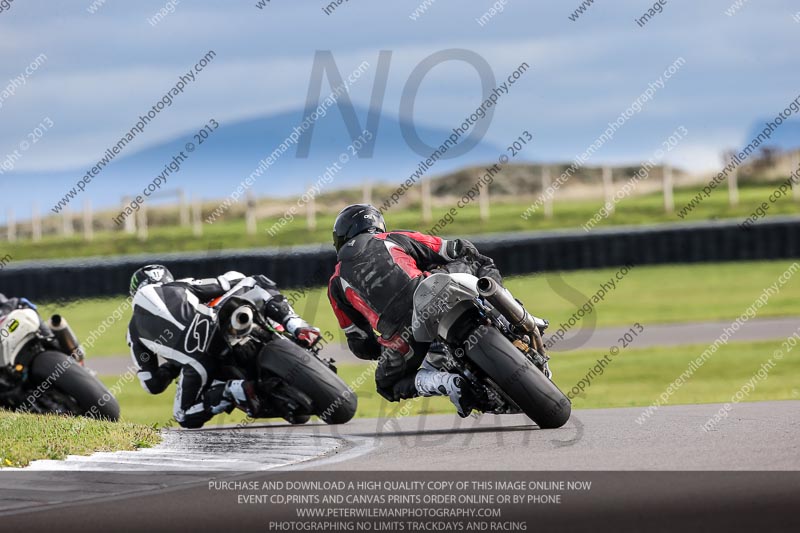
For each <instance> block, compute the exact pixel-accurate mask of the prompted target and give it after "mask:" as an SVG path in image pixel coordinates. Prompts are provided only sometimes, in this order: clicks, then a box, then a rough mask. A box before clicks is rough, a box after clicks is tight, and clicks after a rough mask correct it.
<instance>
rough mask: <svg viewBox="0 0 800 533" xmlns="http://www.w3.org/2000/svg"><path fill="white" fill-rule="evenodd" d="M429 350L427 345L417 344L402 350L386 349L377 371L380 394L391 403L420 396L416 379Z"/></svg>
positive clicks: (376, 378)
mask: <svg viewBox="0 0 800 533" xmlns="http://www.w3.org/2000/svg"><path fill="white" fill-rule="evenodd" d="M427 348H428V346H427V345H425V344H417V343H414V344H412V345H410V346H409V345H406V346H403V347H401V349H393V348H388V347H384V348H383V351H382V353H381V357H380V359H378V368H377V369H375V383H376V385H377V387H378V394H380V395H381V396H383V397H384V398H386V399H387V400H389V401H390V402H399V401H400V400H405V399H408V398H414V397H416V396H418V394H417V388H416V386H415V384H414V377H415V376H416V373H417V369H418V368H419V367H420V365H421V364H422V362H423V360H424V358H425V354H426V353H427Z"/></svg>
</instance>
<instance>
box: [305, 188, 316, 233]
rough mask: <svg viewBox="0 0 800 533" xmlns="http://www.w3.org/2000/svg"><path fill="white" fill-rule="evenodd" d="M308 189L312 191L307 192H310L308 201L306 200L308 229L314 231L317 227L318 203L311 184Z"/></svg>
mask: <svg viewBox="0 0 800 533" xmlns="http://www.w3.org/2000/svg"><path fill="white" fill-rule="evenodd" d="M306 191H308V192H310V193H311V194H308V192H307V193H306V194H308V202H306V229H307V230H308V231H314V230H316V229H317V203H316V199H315V198H314V194H313V192H311V186H310V185H309V186H308V187H307V188H306Z"/></svg>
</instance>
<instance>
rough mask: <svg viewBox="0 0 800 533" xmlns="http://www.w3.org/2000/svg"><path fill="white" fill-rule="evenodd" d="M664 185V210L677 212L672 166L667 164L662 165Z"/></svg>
mask: <svg viewBox="0 0 800 533" xmlns="http://www.w3.org/2000/svg"><path fill="white" fill-rule="evenodd" d="M661 174H662V175H663V176H662V179H661V182H662V185H663V188H664V211H666V212H667V213H673V212H675V198H674V197H673V194H672V167H671V166H669V165H667V164H665V165H662V166H661Z"/></svg>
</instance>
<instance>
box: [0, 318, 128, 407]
mask: <svg viewBox="0 0 800 533" xmlns="http://www.w3.org/2000/svg"><path fill="white" fill-rule="evenodd" d="M0 407H2V408H4V409H10V410H13V411H19V412H28V413H39V414H44V413H54V414H62V415H73V416H86V417H90V418H97V419H104V420H111V421H117V420H119V404H118V403H117V400H116V398H114V396H113V395H112V394H111V392H110V391H109V390H108V389H107V388H106V387H105V385H103V384H102V383H101V382H100V381H99V380H98V379H97V378H96V377H95V376H94V375H93V374H92V373H91V372H90V371H89V370H87V369H86V368H84V366H83V352H82V350H81V349H80V346H79V345H78V342H77V339H76V337H75V334H74V333H73V331H72V329H71V328H70V327H69V324H67V321H66V320H64V319H63V318H62V317H61V316H59V315H53V317H52V318H51V319H50V321H49V323H48V324H47V325H44V324H43V323H42V320H41V318H40V317H39V313H38V311H37V310H36V307H35V306H33V305H32V304H25V305H22V306H20V307H19V308H17V309H14V310H12V311H11V312H9V313H8V314H6V315H4V316H2V317H0Z"/></svg>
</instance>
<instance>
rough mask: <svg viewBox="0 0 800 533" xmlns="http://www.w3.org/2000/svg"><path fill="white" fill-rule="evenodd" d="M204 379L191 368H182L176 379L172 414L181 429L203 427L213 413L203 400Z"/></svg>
mask: <svg viewBox="0 0 800 533" xmlns="http://www.w3.org/2000/svg"><path fill="white" fill-rule="evenodd" d="M204 387H205V377H204V376H203V374H201V373H200V372H198V371H197V370H196V369H195V368H193V367H191V366H184V367H183V369H181V375H180V377H179V378H178V388H177V390H176V391H175V405H174V408H173V414H174V415H175V421H176V422H177V423H178V424H180V426H181V427H183V428H187V429H197V428H200V427H203V424H205V423H206V422H208V421H209V420H210V419H211V417H213V416H214V413H213V412H212V411H211V410H210V409H208V408H207V406H206V403H205V401H204V398H203V394H202V392H203V388H204Z"/></svg>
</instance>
